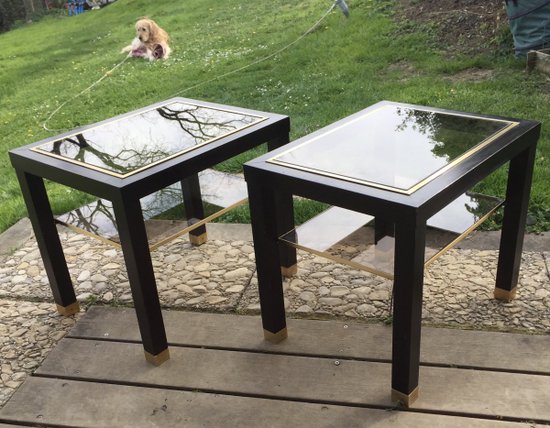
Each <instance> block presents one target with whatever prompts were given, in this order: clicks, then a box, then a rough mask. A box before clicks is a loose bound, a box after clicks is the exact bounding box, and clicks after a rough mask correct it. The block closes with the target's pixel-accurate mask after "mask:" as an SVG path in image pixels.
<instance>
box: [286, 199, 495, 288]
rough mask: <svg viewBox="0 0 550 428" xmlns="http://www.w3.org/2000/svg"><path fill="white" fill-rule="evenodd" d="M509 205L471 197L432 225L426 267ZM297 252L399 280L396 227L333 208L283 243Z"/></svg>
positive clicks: (447, 209) (454, 204) (441, 214)
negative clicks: (395, 244) (307, 253)
mask: <svg viewBox="0 0 550 428" xmlns="http://www.w3.org/2000/svg"><path fill="white" fill-rule="evenodd" d="M502 204H503V201H502V200H501V199H499V198H495V197H492V196H486V195H481V194H478V193H473V192H467V193H465V194H463V195H461V196H460V197H458V198H457V199H455V200H454V201H453V202H451V203H450V204H449V205H447V206H446V207H445V208H444V209H442V210H441V211H439V212H438V213H437V214H435V215H434V216H432V217H431V218H430V219H429V220H428V222H427V224H428V230H427V236H426V250H425V261H426V264H429V263H430V262H432V261H433V260H435V258H436V257H437V256H439V255H441V254H442V253H443V252H445V251H447V250H449V249H450V248H451V247H452V246H453V245H455V244H456V243H458V242H459V241H461V240H462V239H463V238H465V237H466V236H467V235H468V234H469V233H470V232H472V231H473V230H474V229H475V228H476V227H477V226H479V225H480V224H481V223H483V222H484V221H485V220H486V219H487V218H488V217H489V216H490V215H491V214H493V213H494V212H495V211H496V210H497V209H498V208H499V207H500V206H501V205H502ZM280 239H281V241H283V242H285V243H286V244H288V245H291V246H293V247H296V248H299V249H302V250H305V251H308V252H311V253H314V254H317V255H320V256H323V257H326V258H329V259H332V260H334V261H336V262H339V263H343V264H347V265H350V266H352V267H354V268H356V269H361V270H365V271H368V272H372V273H374V274H377V275H380V276H382V277H385V278H389V279H393V263H394V242H395V240H394V233H393V224H387V223H385V222H384V221H382V220H377V219H376V218H374V217H373V216H370V215H367V214H361V213H357V212H355V211H350V210H347V209H344V208H339V207H331V208H329V209H327V210H326V211H324V212H322V213H321V214H319V215H318V216H316V217H314V218H312V219H311V220H309V221H307V222H306V223H304V224H302V225H300V226H297V227H296V228H295V229H294V230H291V231H290V232H287V233H286V234H284V235H283V236H281V237H280Z"/></svg>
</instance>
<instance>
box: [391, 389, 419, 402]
mask: <svg viewBox="0 0 550 428" xmlns="http://www.w3.org/2000/svg"><path fill="white" fill-rule="evenodd" d="M418 393H419V390H418V386H417V387H416V388H415V389H414V390H413V392H411V393H410V394H405V393H403V392H400V391H397V390H395V389H392V390H391V401H394V402H395V401H399V402H400V403H403V405H404V406H405V407H410V406H411V405H412V404H413V403H414V402H415V401H416V400H417V399H418Z"/></svg>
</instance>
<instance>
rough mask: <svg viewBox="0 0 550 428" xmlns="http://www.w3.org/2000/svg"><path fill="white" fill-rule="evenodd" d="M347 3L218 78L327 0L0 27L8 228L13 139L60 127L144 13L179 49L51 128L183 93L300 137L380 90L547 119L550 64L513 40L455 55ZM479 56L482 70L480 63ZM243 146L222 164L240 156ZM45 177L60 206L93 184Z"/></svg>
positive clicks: (541, 171) (386, 4)
mask: <svg viewBox="0 0 550 428" xmlns="http://www.w3.org/2000/svg"><path fill="white" fill-rule="evenodd" d="M348 4H349V6H350V8H351V18H350V19H345V18H344V16H343V15H342V14H341V13H340V12H339V10H338V9H336V10H335V11H334V12H333V13H331V14H330V15H329V16H328V17H327V19H325V20H324V21H323V23H322V25H321V26H320V27H319V28H317V29H316V30H315V31H314V32H312V33H311V34H309V35H308V36H306V37H305V38H303V39H302V40H300V41H299V42H298V43H296V44H294V45H293V46H291V47H290V48H289V49H287V50H285V51H283V52H281V53H280V54H279V55H277V56H275V57H274V58H271V59H269V60H267V61H264V62H261V63H259V64H256V65H254V66H251V67H249V68H246V69H245V70H242V71H240V72H237V73H234V74H231V75H228V76H226V77H223V78H219V79H215V78H216V77H217V76H221V75H224V74H225V73H229V72H231V71H232V70H236V69H239V68H241V67H243V66H245V65H247V64H250V63H252V62H254V61H256V60H258V59H260V58H263V57H265V56H267V55H269V54H270V53H271V52H274V51H276V50H278V49H280V48H282V47H284V46H285V45H287V44H288V43H290V42H292V41H293V40H295V39H296V38H298V37H299V36H300V35H302V34H303V33H304V32H305V31H306V30H307V29H308V28H310V27H311V26H312V25H313V24H314V23H315V22H316V21H317V20H318V19H319V18H320V17H321V16H322V15H323V14H324V13H325V11H326V10H327V9H328V7H329V6H330V5H331V1H330V0H301V1H300V2H295V1H291V0H269V1H268V0H252V1H250V2H242V1H240V0H224V1H219V0H186V1H185V2H183V1H182V2H165V1H155V2H153V1H150V0H118V1H117V2H116V3H114V4H112V5H110V6H109V7H106V8H104V9H101V10H99V11H93V12H86V13H84V14H82V15H79V16H76V17H68V16H62V15H59V14H57V15H51V16H46V17H45V18H43V19H42V20H40V21H39V22H37V23H33V24H30V25H24V26H21V27H20V28H17V29H15V30H12V31H10V32H8V33H5V34H1V35H0V46H1V49H0V130H1V131H0V150H1V152H2V156H1V157H0V231H2V230H5V229H6V228H7V227H9V226H10V225H12V224H13V223H15V222H16V221H17V220H18V219H20V218H21V217H24V216H25V215H26V210H25V206H24V203H23V200H22V197H21V194H20V190H19V185H18V183H17V180H16V178H15V174H14V172H13V170H12V168H11V165H10V163H9V159H8V155H7V152H8V150H10V149H11V148H14V147H18V146H21V145H24V144H28V143H32V142H34V141H37V140H39V139H42V138H46V137H49V136H52V135H55V133H52V132H47V131H46V130H44V129H43V128H42V124H43V122H44V121H45V120H46V119H47V118H48V116H49V115H50V114H51V113H52V112H53V111H54V110H55V109H56V108H57V107H58V106H59V105H60V104H61V103H63V102H65V101H67V100H69V99H71V98H72V97H74V96H75V95H76V94H78V93H79V92H80V91H82V90H83V89H84V88H86V87H88V86H89V85H91V84H92V83H93V82H95V81H96V80H97V79H99V78H101V77H102V76H103V75H104V73H105V72H106V71H108V70H110V69H111V68H112V67H114V66H115V65H116V64H118V63H119V62H120V61H122V59H123V55H121V54H119V51H120V49H121V48H122V47H123V46H125V45H126V44H128V43H129V42H130V41H131V39H132V38H133V35H134V34H133V33H134V30H133V25H134V22H135V21H136V19H137V18H139V17H140V16H144V15H147V16H149V17H152V18H153V19H155V20H156V21H157V22H158V23H159V24H160V25H161V26H162V27H163V28H165V29H166V30H167V31H168V32H169V34H170V35H171V37H172V42H171V46H172V48H173V54H172V57H171V58H170V59H169V60H167V61H158V62H154V63H149V62H147V61H145V60H141V59H136V58H132V59H129V60H128V61H126V62H125V63H124V64H123V65H122V66H121V67H119V68H118V69H116V70H115V71H114V72H113V73H112V75H110V76H109V77H108V78H106V79H105V80H103V81H102V82H101V83H100V84H99V85H97V86H96V87H94V88H93V90H92V91H90V92H88V93H86V94H84V95H82V96H80V97H78V98H77V99H75V100H72V101H71V102H70V103H68V104H67V105H66V106H65V107H64V108H62V109H61V110H60V111H59V112H58V113H57V114H56V115H55V116H54V117H53V118H52V119H51V120H50V121H49V122H48V124H47V125H48V127H49V128H52V129H65V128H74V127H77V126H80V125H85V124H89V123H93V122H97V121H99V120H102V119H106V118H109V117H112V116H114V115H117V114H120V113H123V112H126V111H130V110H134V109H136V108H139V107H143V106H146V105H148V104H151V103H153V102H157V101H161V100H163V99H166V98H169V97H171V96H174V95H181V96H185V97H189V98H195V99H202V100H207V101H213V102H218V103H223V104H230V105H236V106H243V107H247V108H251V109H256V110H265V111H272V112H277V113H282V114H287V115H289V116H290V118H291V123H292V135H291V137H292V139H296V138H298V137H300V136H303V135H305V134H307V133H309V132H312V131H314V130H316V129H318V128H320V127H322V126H325V125H327V124H329V123H331V122H334V121H336V120H338V119H340V118H342V117H344V116H347V115H349V114H351V113H353V112H356V111H358V110H361V109H363V108H365V107H367V106H369V105H371V104H374V103H376V102H378V101H380V100H383V99H386V100H393V101H401V102H407V103H413V104H422V105H429V106H436V107H443V108H450V109H453V110H464V111H469V112H479V113H487V114H496V115H504V116H511V117H519V118H527V119H535V120H540V121H544V120H545V118H546V117H548V116H549V115H550V85H549V80H548V78H547V77H545V76H543V75H540V74H537V73H533V74H531V75H527V74H526V73H525V72H524V65H525V64H524V62H523V61H518V60H515V59H514V58H512V57H511V54H510V56H508V57H506V56H502V55H501V56H496V55H491V56H488V55H480V56H477V57H452V58H450V57H448V56H447V55H446V53H445V50H444V49H442V47H441V46H438V45H437V43H436V40H435V36H434V34H433V33H432V32H430V31H425V29H423V28H419V29H418V30H417V31H413V32H410V31H407V32H405V31H402V29H401V28H400V27H399V26H398V25H396V24H395V23H394V22H393V20H392V18H391V13H392V8H393V7H395V6H394V3H393V2H392V1H382V0H348ZM474 69H475V70H477V71H478V72H477V73H470V72H471V71H472V70H474ZM479 71H481V72H479ZM472 76H473V77H472ZM475 76H478V77H475ZM479 76H481V78H480V77H479ZM474 77H475V78H474ZM211 79H215V80H214V81H212V82H210V83H207V84H202V85H198V86H197V84H200V83H202V82H205V81H208V80H211ZM190 87H192V89H190V90H186V88H190ZM549 148H550V135H549V133H548V132H547V130H546V129H545V128H544V127H543V132H542V137H541V140H540V143H539V149H538V153H537V160H536V170H535V176H534V184H533V189H532V195H531V205H530V214H531V218H532V219H533V220H535V221H536V223H535V224H534V225H533V226H531V229H532V230H538V231H541V230H550V186H548V184H549V183H550V167H549V153H548V152H549ZM256 154H258V152H255V153H253V154H251V155H250V154H249V155H248V157H250V156H254V155H256ZM245 159H246V157H243V158H241V159H240V160H239V163H237V164H236V165H235V164H229V165H227V166H226V167H227V168H231V169H239V168H240V163H242V161H244V160H245ZM505 178H506V174H505V171H504V169H502V170H500V171H498V172H497V173H495V174H493V175H492V176H491V177H490V178H489V179H487V180H485V181H484V182H483V183H482V184H481V185H479V186H478V188H477V190H478V191H481V192H486V193H488V194H493V195H497V196H503V195H504V191H505ZM48 191H49V192H50V195H51V198H52V205H53V209H54V212H55V213H62V212H65V211H68V210H70V209H72V208H75V207H77V206H79V205H81V204H83V203H84V202H85V201H88V200H89V198H90V197H89V196H87V195H83V194H81V193H79V192H76V191H74V190H70V189H68V188H65V187H63V186H60V185H56V184H51V183H49V184H48Z"/></svg>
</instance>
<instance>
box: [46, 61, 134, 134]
mask: <svg viewBox="0 0 550 428" xmlns="http://www.w3.org/2000/svg"><path fill="white" fill-rule="evenodd" d="M128 58H130V54H128V56H126V57H125V58H124V59H123V60H122V61H120V62H119V63H118V64H117V65H115V66H114V67H113V68H111V69H110V70H109V71H106V72H105V74H104V75H103V76H101V77H100V78H99V79H98V80H96V81H95V82H94V83H92V84H91V85H90V86H88V87H87V88H86V89H84V90H82V91H80V92H79V93H78V94H76V95H75V96H74V97H72V98H69V99H68V100H67V101H65V102H63V103H62V104H61V105H60V106H59V107H57V108H56V109H55V110H54V111H53V112H52V114H50V115H49V116H48V118H47V119H46V120H45V121H44V123H43V124H42V128H44V129H45V130H46V131H49V132H62V131H67V129H50V128H48V126H47V123H48V122H49V121H50V120H51V118H52V117H53V116H54V115H55V114H56V113H57V112H58V111H59V110H61V109H62V108H63V107H65V106H66V105H67V104H68V103H70V102H71V101H73V100H75V99H77V98H78V97H79V96H81V95H82V94H84V93H85V92H87V91H89V90H91V89H92V88H93V87H94V86H96V85H97V84H99V83H100V82H101V81H102V80H103V79H105V78H106V77H107V76H110V75H111V74H112V73H113V71H115V70H116V69H117V68H118V67H120V66H121V65H122V64H124V63H125V62H126V60H127V59H128Z"/></svg>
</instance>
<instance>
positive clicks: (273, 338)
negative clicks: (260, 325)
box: [264, 327, 288, 343]
mask: <svg viewBox="0 0 550 428" xmlns="http://www.w3.org/2000/svg"><path fill="white" fill-rule="evenodd" d="M287 337H288V331H287V329H286V327H285V328H283V329H282V330H279V331H278V332H277V333H272V332H270V331H267V330H265V329H264V338H265V340H267V341H268V342H271V343H279V342H281V341H283V340H285V339H286V338H287Z"/></svg>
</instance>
